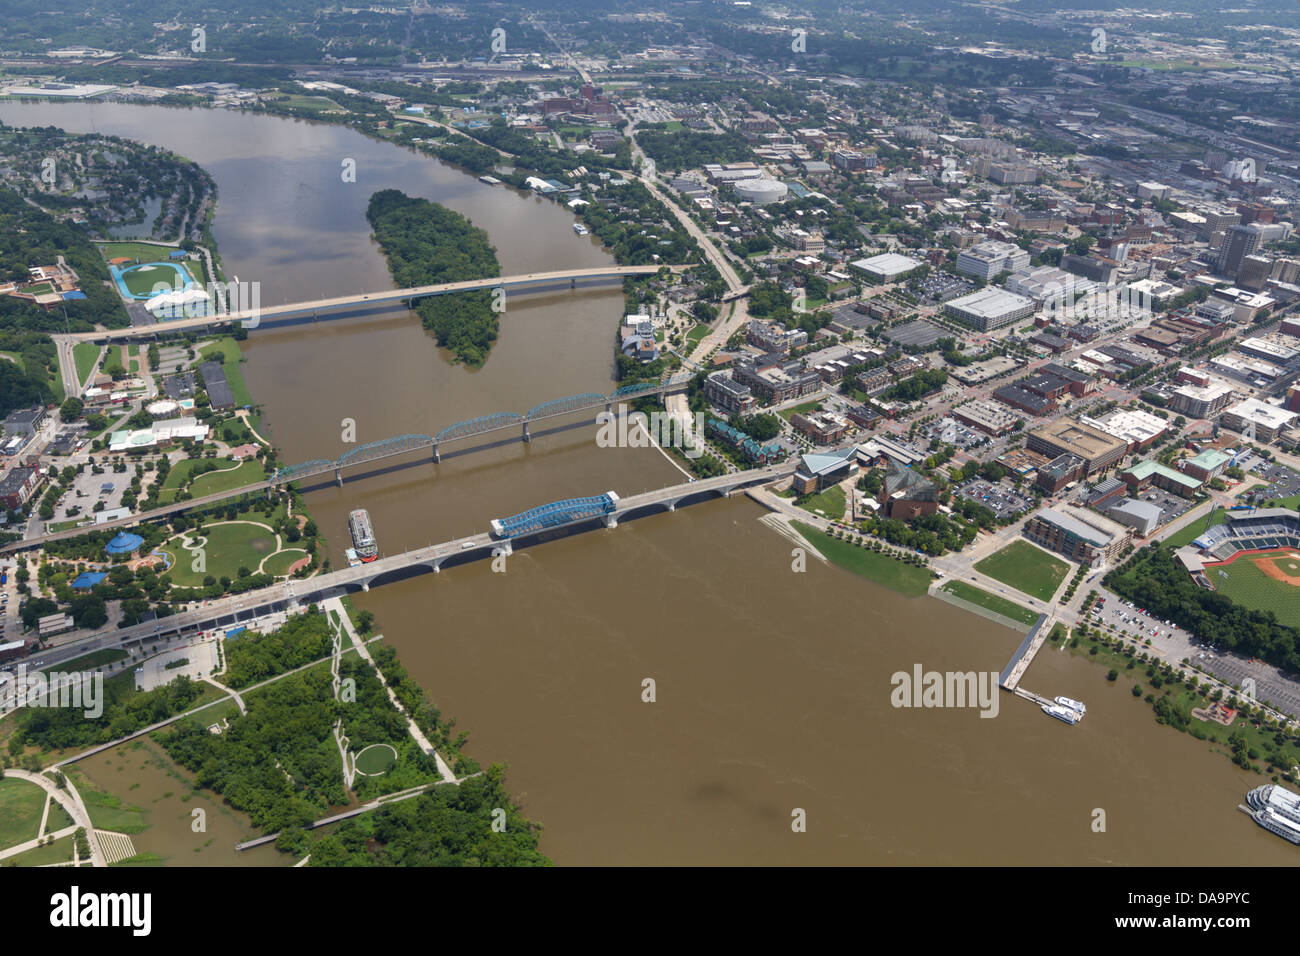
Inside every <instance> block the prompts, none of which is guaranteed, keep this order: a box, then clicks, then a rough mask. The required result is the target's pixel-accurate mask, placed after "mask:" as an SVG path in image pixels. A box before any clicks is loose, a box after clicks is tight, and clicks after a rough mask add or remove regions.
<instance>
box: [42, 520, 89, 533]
mask: <svg viewBox="0 0 1300 956" xmlns="http://www.w3.org/2000/svg"><path fill="white" fill-rule="evenodd" d="M86 520H88V519H87V518H69V519H68V520H67V521H52V522H50V524H49V530H50V531H71V530H72V529H73V528H76V527H78V526H80V525H81V523H82V522H83V521H86Z"/></svg>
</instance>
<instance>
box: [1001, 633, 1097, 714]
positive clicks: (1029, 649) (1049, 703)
mask: <svg viewBox="0 0 1300 956" xmlns="http://www.w3.org/2000/svg"><path fill="white" fill-rule="evenodd" d="M1055 623H1056V619H1055V618H1053V617H1052V615H1050V614H1040V615H1039V616H1038V621H1037V622H1036V623H1035V624H1034V626H1033V627H1032V628H1030V629H1029V633H1028V634H1026V635H1025V639H1024V640H1023V641H1021V642H1020V646H1019V647H1017V648H1016V651H1015V653H1014V654H1012V655H1011V660H1009V661H1007V666H1006V667H1004V668H1002V673H1001V674H1000V675H999V677H998V683H999V684H1000V685H1001V687H1002V689H1003V690H1009V691H1011V693H1013V694H1015V695H1016V696H1017V697H1023V698H1024V699H1025V700H1028V701H1032V702H1033V703H1035V704H1037V705H1038V706H1039V707H1044V708H1046V707H1059V706H1060V705H1059V704H1058V703H1057V701H1056V700H1054V699H1051V698H1048V697H1044V696H1043V695H1042V694H1035V693H1034V692H1033V691H1032V690H1026V689H1025V688H1024V687H1021V686H1020V678H1022V677H1023V676H1024V675H1025V671H1027V670H1028V669H1029V665H1030V664H1032V663H1033V661H1034V655H1036V654H1037V653H1038V651H1039V649H1040V648H1042V646H1043V645H1044V644H1046V643H1047V635H1049V634H1051V633H1052V625H1053V624H1055ZM1079 713H1080V716H1082V712H1079ZM1049 716H1055V715H1053V714H1049Z"/></svg>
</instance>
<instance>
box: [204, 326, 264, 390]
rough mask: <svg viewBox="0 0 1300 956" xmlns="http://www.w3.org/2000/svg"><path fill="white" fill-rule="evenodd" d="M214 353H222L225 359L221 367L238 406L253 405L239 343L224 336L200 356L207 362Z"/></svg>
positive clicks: (205, 349)
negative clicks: (245, 380)
mask: <svg viewBox="0 0 1300 956" xmlns="http://www.w3.org/2000/svg"><path fill="white" fill-rule="evenodd" d="M214 352H220V353H221V354H222V355H223V356H224V357H225V358H224V360H223V361H222V363H221V367H222V368H223V369H224V370H225V373H226V381H227V382H229V383H230V390H231V392H233V393H234V396H235V404H236V405H237V406H243V405H252V404H253V396H252V394H251V393H250V392H249V391H248V386H247V385H246V384H245V383H244V373H243V370H242V369H240V367H239V361H240V359H241V358H242V356H243V353H242V352H241V351H240V350H239V343H238V342H236V341H235V340H234V339H233V338H231V337H230V336H229V335H226V336H222V337H221V338H219V339H217V341H215V342H213V343H212V344H211V345H209V346H207V347H206V348H204V349H202V350H201V351H200V352H199V355H200V356H201V357H202V358H203V359H204V361H206V360H207V359H208V357H209V356H210V355H212V354H213V353H214Z"/></svg>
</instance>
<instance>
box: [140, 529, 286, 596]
mask: <svg viewBox="0 0 1300 956" xmlns="http://www.w3.org/2000/svg"><path fill="white" fill-rule="evenodd" d="M204 535H205V536H206V537H207V543H206V544H205V545H204V549H203V550H204V562H205V565H206V570H204V571H200V572H196V571H194V570H193V566H194V562H195V557H194V555H193V554H192V553H191V552H189V551H187V550H185V549H184V548H182V547H181V546H180V541H179V539H177V538H173V539H172V540H170V541H168V542H167V544H166V545H164V546H163V548H162V549H161V550H163V551H165V552H167V553H168V554H169V555H171V557H172V558H173V561H172V567H171V571H170V574H171V576H172V581H173V582H175V584H176V585H177V586H178V587H183V588H184V587H199V586H201V585H202V584H203V579H204V577H206V576H207V575H211V576H212V577H214V578H217V579H220V578H222V577H223V576H225V577H230V578H234V577H237V576H238V573H239V568H240V567H241V566H243V567H246V568H248V570H250V571H253V572H256V571H257V566H258V565H259V564H260V563H261V561H262V559H263V558H264V557H266V556H267V555H268V554H272V553H274V551H275V536H274V535H273V534H271V533H270V532H268V531H267V530H266V529H265V528H261V527H258V526H257V525H252V524H218V525H214V526H212V527H210V528H209V527H208V526H206V525H205V530H204Z"/></svg>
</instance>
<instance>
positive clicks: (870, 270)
mask: <svg viewBox="0 0 1300 956" xmlns="http://www.w3.org/2000/svg"><path fill="white" fill-rule="evenodd" d="M849 265H850V266H852V267H853V268H854V269H856V270H857V271H858V272H861V273H862V274H863V275H864V276H865V277H866V278H867V279H868V280H869V281H871V282H875V283H886V282H897V281H898V280H899V279H901V278H903V277H904V276H905V275H907V274H908V273H909V272H915V271H916V270H917V269H919V268H921V267H922V266H923V265H925V262H924V261H922V260H921V259H913V258H912V257H911V256H901V255H899V254H898V253H896V252H884V253H881V254H880V255H878V256H872V257H871V258H869V259H858V260H856V261H854V262H850V263H849Z"/></svg>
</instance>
